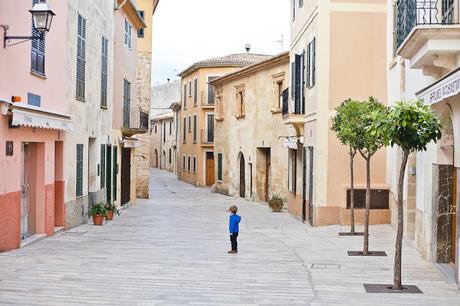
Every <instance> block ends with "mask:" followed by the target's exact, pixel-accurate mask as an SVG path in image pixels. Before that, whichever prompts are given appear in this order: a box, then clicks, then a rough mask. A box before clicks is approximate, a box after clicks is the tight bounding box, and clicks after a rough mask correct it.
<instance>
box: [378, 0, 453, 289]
mask: <svg viewBox="0 0 460 306" xmlns="http://www.w3.org/2000/svg"><path fill="white" fill-rule="evenodd" d="M428 2H429V3H428ZM413 5H414V4H413V3H412V2H411V1H407V0H402V1H394V0H388V1H387V9H388V12H389V14H388V28H387V29H388V45H387V46H388V49H387V67H388V100H389V104H393V103H394V102H395V101H404V100H413V99H422V100H423V101H424V102H425V104H427V105H429V106H430V107H431V108H432V109H433V110H435V111H436V112H437V113H438V114H439V116H440V117H441V120H442V122H443V124H444V130H443V131H442V138H441V139H440V140H439V141H438V142H437V143H436V144H435V143H431V144H430V145H428V146H427V151H426V152H417V153H413V154H411V156H410V157H409V161H408V166H407V169H406V175H405V177H406V180H405V182H404V184H405V186H404V188H405V191H406V192H405V194H404V203H403V208H404V238H405V239H406V240H408V241H410V242H411V243H413V244H414V246H415V247H416V249H417V250H418V251H419V252H420V254H421V255H422V257H423V258H424V259H426V260H428V261H430V262H432V263H434V266H435V267H437V268H438V269H439V271H440V272H441V273H442V274H443V275H444V277H445V278H446V279H448V280H449V281H451V282H456V283H457V284H460V264H459V261H460V248H459V246H460V227H459V226H458V224H460V217H459V214H458V203H459V196H458V190H459V180H458V175H459V171H460V170H459V164H460V151H459V150H458V145H457V144H458V143H459V142H460V129H459V125H458V122H459V120H460V25H459V23H460V1H458V0H455V1H441V0H439V1H426V3H424V1H418V2H417V9H415V8H414V6H413ZM393 8H394V10H393ZM387 158H388V163H387V177H388V182H389V185H390V194H391V197H390V199H391V201H390V206H391V207H392V212H393V216H392V223H393V224H396V222H397V219H396V212H397V207H396V198H397V186H398V175H399V167H400V160H401V150H400V149H399V148H397V147H395V148H391V149H388V154H387Z"/></svg>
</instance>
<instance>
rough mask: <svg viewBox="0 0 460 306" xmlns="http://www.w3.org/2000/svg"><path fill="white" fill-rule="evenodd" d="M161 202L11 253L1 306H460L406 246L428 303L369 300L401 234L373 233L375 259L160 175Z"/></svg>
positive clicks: (331, 237) (409, 278)
mask: <svg viewBox="0 0 460 306" xmlns="http://www.w3.org/2000/svg"><path fill="white" fill-rule="evenodd" d="M151 192H152V195H151V199H150V200H144V201H142V200H141V201H139V202H138V205H137V206H134V207H132V208H130V209H128V210H124V211H122V214H121V216H120V217H118V218H116V220H115V221H113V222H110V223H107V224H105V225H104V226H102V227H96V226H93V225H84V226H80V227H77V228H74V229H72V230H69V231H67V232H63V233H59V234H57V235H55V236H53V237H51V238H48V239H45V240H42V241H40V242H38V243H35V244H33V245H31V246H28V247H25V248H23V249H18V250H14V251H10V252H6V253H2V254H0V271H1V272H0V304H1V305H9V304H21V305H82V304H89V305H310V304H311V305H338V304H340V305H342V304H343V305H459V303H460V291H459V290H458V289H457V287H456V285H454V284H448V283H447V282H446V281H445V280H444V279H443V278H442V277H441V276H440V274H439V273H438V272H437V271H436V270H435V268H434V267H433V266H432V265H431V264H429V263H427V262H424V261H423V260H422V259H421V258H420V257H419V255H418V254H417V253H416V252H415V250H414V249H413V248H412V247H410V246H408V245H405V246H404V257H403V283H406V284H415V285H418V286H419V288H420V289H421V290H422V291H423V292H424V294H423V295H419V294H412V295H411V294H393V295H388V294H386V295H385V294H366V293H365V291H364V288H363V283H364V282H366V283H389V282H391V280H392V265H393V255H392V252H393V244H394V232H393V231H392V230H391V228H390V227H389V226H373V227H371V238H370V239H371V240H370V241H371V249H372V250H384V251H387V253H388V255H389V256H388V257H374V258H372V257H368V258H360V257H347V254H346V251H347V250H359V249H360V248H361V243H362V237H352V238H350V237H348V238H344V237H341V238H340V237H338V236H337V232H338V231H343V230H346V228H345V227H339V226H330V227H321V228H310V227H308V226H306V225H304V224H302V223H301V222H299V221H297V220H296V219H295V218H293V217H292V216H290V215H289V214H288V213H286V212H284V213H271V212H270V211H269V209H268V207H267V206H265V205H262V204H258V203H252V202H246V201H242V200H238V199H233V198H230V197H225V196H222V195H218V194H212V193H211V192H210V190H209V189H203V188H195V187H193V186H191V185H188V184H185V183H183V182H181V181H178V180H177V179H176V178H175V176H173V175H172V174H170V173H168V172H163V171H158V170H156V171H154V172H151ZM231 204H236V205H238V206H239V208H240V211H239V214H240V215H241V216H242V218H243V219H242V224H241V226H240V236H239V250H240V253H239V254H237V255H229V254H227V250H228V248H229V241H228V233H227V231H228V225H227V222H228V213H227V208H228V207H229V206H230V205H231Z"/></svg>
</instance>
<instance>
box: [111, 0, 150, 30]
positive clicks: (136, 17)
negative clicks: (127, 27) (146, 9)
mask: <svg viewBox="0 0 460 306" xmlns="http://www.w3.org/2000/svg"><path fill="white" fill-rule="evenodd" d="M119 9H123V10H124V11H125V12H126V15H128V17H129V19H130V20H131V22H132V23H133V25H134V27H136V29H141V28H146V27H147V24H146V23H145V21H144V19H142V17H141V15H140V14H139V12H138V10H137V8H136V5H134V3H133V1H132V0H116V8H115V10H119Z"/></svg>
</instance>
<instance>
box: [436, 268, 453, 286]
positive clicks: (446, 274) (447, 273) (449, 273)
mask: <svg viewBox="0 0 460 306" xmlns="http://www.w3.org/2000/svg"><path fill="white" fill-rule="evenodd" d="M434 266H435V267H436V269H437V270H438V271H439V274H441V276H442V278H444V280H445V281H446V282H447V283H448V284H456V283H457V282H456V281H455V268H454V267H453V266H452V265H450V264H447V263H434Z"/></svg>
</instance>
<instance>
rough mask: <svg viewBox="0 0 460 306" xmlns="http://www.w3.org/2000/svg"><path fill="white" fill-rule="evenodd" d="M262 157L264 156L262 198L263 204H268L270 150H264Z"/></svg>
mask: <svg viewBox="0 0 460 306" xmlns="http://www.w3.org/2000/svg"><path fill="white" fill-rule="evenodd" d="M264 153H265V154H264V155H265V186H264V197H265V202H268V200H269V198H270V195H269V193H270V166H271V161H270V158H271V156H270V155H271V154H270V149H266V150H264Z"/></svg>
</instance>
